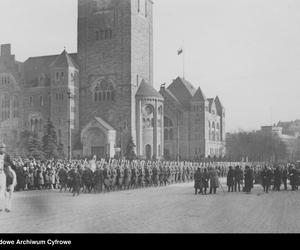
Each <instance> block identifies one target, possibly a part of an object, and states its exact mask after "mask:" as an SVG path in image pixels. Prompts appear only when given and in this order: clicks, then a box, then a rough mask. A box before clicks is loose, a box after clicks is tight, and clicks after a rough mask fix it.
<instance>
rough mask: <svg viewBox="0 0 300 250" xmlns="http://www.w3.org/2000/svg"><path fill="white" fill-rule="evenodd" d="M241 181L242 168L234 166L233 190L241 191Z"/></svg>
mask: <svg viewBox="0 0 300 250" xmlns="http://www.w3.org/2000/svg"><path fill="white" fill-rule="evenodd" d="M242 183H243V170H242V169H241V168H240V166H236V167H235V170H234V191H235V192H237V190H238V191H239V192H241V184H242Z"/></svg>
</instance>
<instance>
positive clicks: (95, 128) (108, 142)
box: [81, 117, 116, 159]
mask: <svg viewBox="0 0 300 250" xmlns="http://www.w3.org/2000/svg"><path fill="white" fill-rule="evenodd" d="M81 143H82V145H83V156H87V157H92V156H94V155H96V156H97V159H101V158H105V157H107V156H108V157H111V158H113V157H114V155H115V143H116V131H115V130H114V129H113V127H111V126H110V125H109V124H108V123H107V122H105V121H104V120H102V119H101V118H99V117H95V118H94V119H93V120H92V121H91V122H90V123H88V124H87V125H86V126H85V127H84V128H83V130H82V131H81Z"/></svg>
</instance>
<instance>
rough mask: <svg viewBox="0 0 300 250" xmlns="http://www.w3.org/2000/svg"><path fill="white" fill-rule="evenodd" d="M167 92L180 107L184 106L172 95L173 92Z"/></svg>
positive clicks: (166, 90)
mask: <svg viewBox="0 0 300 250" xmlns="http://www.w3.org/2000/svg"><path fill="white" fill-rule="evenodd" d="M165 92H166V93H167V94H168V95H169V96H170V97H171V98H172V99H173V100H174V101H175V102H176V103H177V104H178V105H180V106H182V104H181V103H180V101H178V99H177V98H176V96H174V95H173V94H172V92H171V91H170V90H168V89H165Z"/></svg>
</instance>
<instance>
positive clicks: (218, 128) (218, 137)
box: [216, 123, 220, 141]
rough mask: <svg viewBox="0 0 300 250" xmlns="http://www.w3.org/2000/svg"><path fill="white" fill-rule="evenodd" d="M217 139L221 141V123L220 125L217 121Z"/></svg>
mask: <svg viewBox="0 0 300 250" xmlns="http://www.w3.org/2000/svg"><path fill="white" fill-rule="evenodd" d="M216 140H217V141H220V125H219V123H217V129H216Z"/></svg>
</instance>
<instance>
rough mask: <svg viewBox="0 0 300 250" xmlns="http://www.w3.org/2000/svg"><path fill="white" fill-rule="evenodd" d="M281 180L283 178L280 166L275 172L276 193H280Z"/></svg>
mask: <svg viewBox="0 0 300 250" xmlns="http://www.w3.org/2000/svg"><path fill="white" fill-rule="evenodd" d="M281 178H282V174H281V171H280V168H279V166H277V167H276V169H275V171H274V187H275V191H280V186H281Z"/></svg>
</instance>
